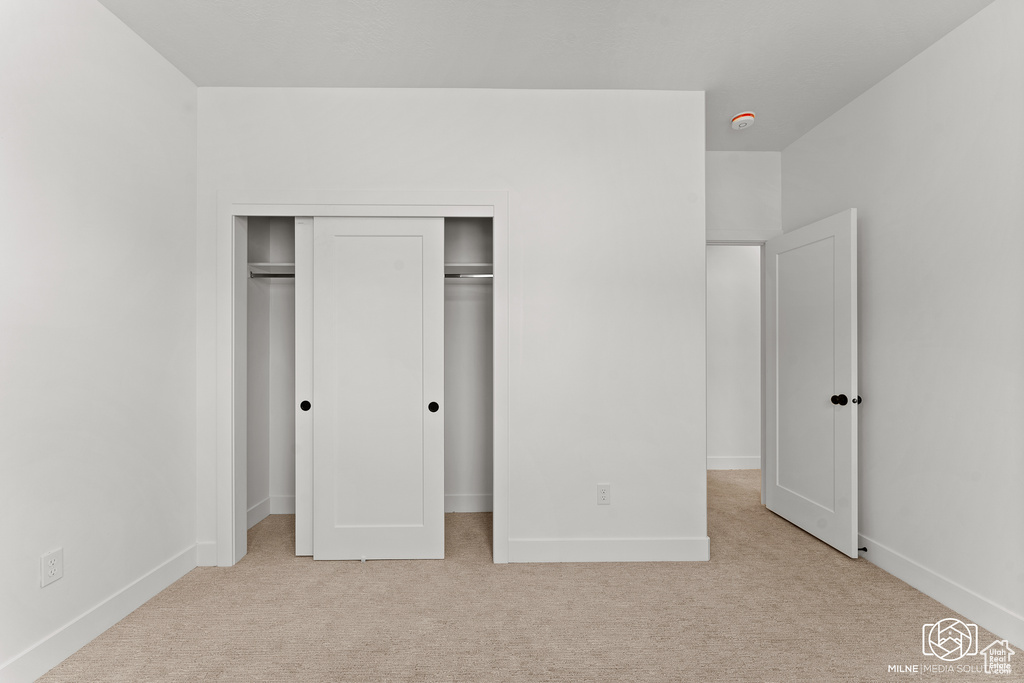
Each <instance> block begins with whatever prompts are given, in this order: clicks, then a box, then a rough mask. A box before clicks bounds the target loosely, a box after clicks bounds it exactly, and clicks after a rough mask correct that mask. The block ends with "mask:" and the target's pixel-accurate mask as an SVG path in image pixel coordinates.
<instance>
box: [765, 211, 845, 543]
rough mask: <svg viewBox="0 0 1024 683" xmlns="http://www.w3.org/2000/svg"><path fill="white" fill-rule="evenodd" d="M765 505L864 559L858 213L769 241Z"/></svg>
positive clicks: (766, 288)
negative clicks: (860, 543) (860, 537)
mask: <svg viewBox="0 0 1024 683" xmlns="http://www.w3.org/2000/svg"><path fill="white" fill-rule="evenodd" d="M765 306H766V308H765V357H766V360H767V362H766V367H765V381H766V391H765V398H766V401H765V417H766V424H765V469H766V472H765V503H766V505H767V506H768V509H769V510H771V511H773V512H775V513H776V514H778V515H780V516H782V517H784V518H786V519H787V520H789V521H790V522H792V523H793V524H796V525H797V526H799V527H800V528H801V529H803V530H804V531H807V532H808V533H810V534H813V535H814V536H816V537H818V538H819V539H821V540H822V541H824V542H826V543H828V544H829V545H831V546H832V547H834V548H836V549H837V550H839V551H841V552H843V553H846V554H847V555H849V556H850V557H857V410H858V403H859V397H858V396H857V212H856V210H855V209H849V210H847V211H844V212H842V213H839V214H836V215H835V216H831V217H830V218H826V219H824V220H821V221H818V222H817V223H812V224H811V225H808V226H805V227H803V228H800V229H798V230H794V231H792V232H788V233H786V234H784V235H782V236H781V237H776V238H774V239H771V240H768V242H766V243H765Z"/></svg>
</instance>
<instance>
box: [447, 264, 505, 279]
mask: <svg viewBox="0 0 1024 683" xmlns="http://www.w3.org/2000/svg"><path fill="white" fill-rule="evenodd" d="M493 273H494V264H491V263H446V264H444V276H445V278H452V279H459V278H472V279H484V278H490V277H493V276H494V275H493Z"/></svg>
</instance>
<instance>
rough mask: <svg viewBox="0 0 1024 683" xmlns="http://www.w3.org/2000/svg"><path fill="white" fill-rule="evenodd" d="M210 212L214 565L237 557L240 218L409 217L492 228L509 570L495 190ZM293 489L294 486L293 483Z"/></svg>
mask: <svg viewBox="0 0 1024 683" xmlns="http://www.w3.org/2000/svg"><path fill="white" fill-rule="evenodd" d="M217 205H218V211H217V217H218V218H217V225H218V230H217V377H216V384H217V399H216V403H217V418H216V429H217V433H216V439H217V440H216V463H217V483H216V492H217V500H216V506H217V508H216V509H217V564H218V565H219V566H223V567H228V566H232V565H234V564H235V563H236V562H238V561H239V560H240V559H242V557H244V556H245V553H246V531H247V529H246V449H245V433H246V405H245V400H246V399H245V395H246V394H245V386H246V377H245V374H246V366H245V358H246V351H245V349H246V310H245V302H246V299H245V283H246V279H245V278H246V277H247V273H248V263H247V254H246V250H245V248H244V246H245V244H246V238H245V236H244V235H243V234H241V233H242V231H245V230H247V229H248V223H247V217H248V216H296V217H300V216H314V217H315V216H395V217H397V216H410V217H441V218H457V217H483V218H491V219H492V230H493V235H494V256H493V263H494V278H493V283H492V292H493V297H494V301H493V305H494V318H493V325H494V349H493V353H494V365H493V367H494V378H493V379H494V444H493V448H494V499H493V500H494V515H493V549H494V562H495V563H496V564H504V563H506V562H508V538H509V535H508V501H509V495H508V494H509V491H508V485H509V476H508V435H509V430H508V406H509V399H508V396H509V392H508V376H509V373H508V368H509V282H508V274H509V265H508V258H509V234H508V193H507V192H504V191H474V190H466V191H430V190H425V191H389V190H363V191H360V190H355V191H324V190H277V191H273V190H268V191H251V192H245V193H221V194H219V195H218V202H217ZM296 485H298V482H296Z"/></svg>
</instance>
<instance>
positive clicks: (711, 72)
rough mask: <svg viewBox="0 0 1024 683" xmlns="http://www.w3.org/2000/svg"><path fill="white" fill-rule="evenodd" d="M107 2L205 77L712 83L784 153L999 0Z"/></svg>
mask: <svg viewBox="0 0 1024 683" xmlns="http://www.w3.org/2000/svg"><path fill="white" fill-rule="evenodd" d="M100 2H101V3H102V4H103V5H104V6H106V7H107V8H108V9H109V10H110V11H111V12H113V13H114V14H115V15H116V16H117V17H119V18H120V19H121V20H122V21H123V22H124V23H125V24H127V25H128V26H129V27H130V28H131V29H133V30H134V31H135V32H136V33H138V34H139V35H140V36H141V37H142V38H143V39H144V40H145V41H146V42H148V43H149V44H150V45H152V46H153V47H154V48H155V49H156V50H157V51H158V52H160V53H161V54H162V55H163V56H164V57H166V58H167V59H168V60H169V61H170V62H171V63H172V64H174V65H175V66H176V67H177V68H178V69H180V70H181V71H182V73H184V74H185V75H186V76H188V77H189V78H190V79H191V80H192V81H193V82H194V83H196V84H197V85H199V86H258V87H269V86H281V87H303V86H315V87H395V88H567V89H577V88H595V89H647V90H705V91H706V92H707V149H709V150H748V151H753V150H763V151H778V150H781V149H783V148H784V147H785V146H786V145H788V144H789V143H791V142H792V141H793V140H795V139H796V138H798V137H800V136H801V135H803V134H804V133H806V132H807V131H808V130H810V129H811V128H813V127H814V126H815V125H817V124H818V123H820V122H821V121H823V120H824V119H825V118H827V117H828V116H829V115H831V114H833V113H834V112H835V111H837V110H838V109H840V108H841V107H842V106H844V105H845V104H847V103H848V102H850V101H851V100H852V99H854V98H855V97H856V96H858V95H859V94H861V93H862V92H864V91H865V90H867V89H868V88H869V87H870V86H872V85H873V84H875V83H877V82H878V81H879V80H881V79H882V78H884V77H885V76H887V75H888V74H890V73H891V72H893V71H894V70H896V69H897V68H899V67H900V66H901V65H903V64H904V63H906V62H907V61H909V60H910V59H911V58H913V57H914V56H915V55H916V54H918V53H920V52H921V51H922V50H924V49H925V48H926V47H928V46H929V45H931V44H932V43H934V42H935V41H936V40H938V39H939V38H941V37H942V36H943V35H945V34H946V33H948V32H949V31H950V30H952V29H953V28H955V27H956V26H958V25H960V24H961V23H963V22H964V21H965V20H967V19H968V18H969V17H971V16H972V15H974V14H975V13H976V12H978V11H979V10H980V9H982V8H983V7H985V6H986V5H988V4H989V3H990V2H992V0H301V1H291V2H288V1H286V0H145V1H144V2H139V1H138V0H100ZM748 109H752V110H754V111H755V112H757V120H756V123H755V125H754V126H753V127H752V128H751V129H749V130H745V131H734V130H732V128H731V127H730V125H729V121H730V119H731V117H732V116H733V115H734V114H737V113H739V112H741V111H744V110H748Z"/></svg>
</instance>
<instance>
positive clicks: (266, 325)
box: [245, 216, 295, 528]
mask: <svg viewBox="0 0 1024 683" xmlns="http://www.w3.org/2000/svg"><path fill="white" fill-rule="evenodd" d="M247 233H248V235H247V251H248V279H247V280H246V313H247V321H246V370H247V372H246V407H247V415H246V487H245V491H246V498H247V500H246V506H245V507H246V528H252V527H253V526H255V525H256V524H258V523H259V522H260V521H262V520H263V519H265V518H266V517H267V516H268V515H292V514H295V218H293V217H284V216H251V217H250V218H249V219H248V230H247Z"/></svg>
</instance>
